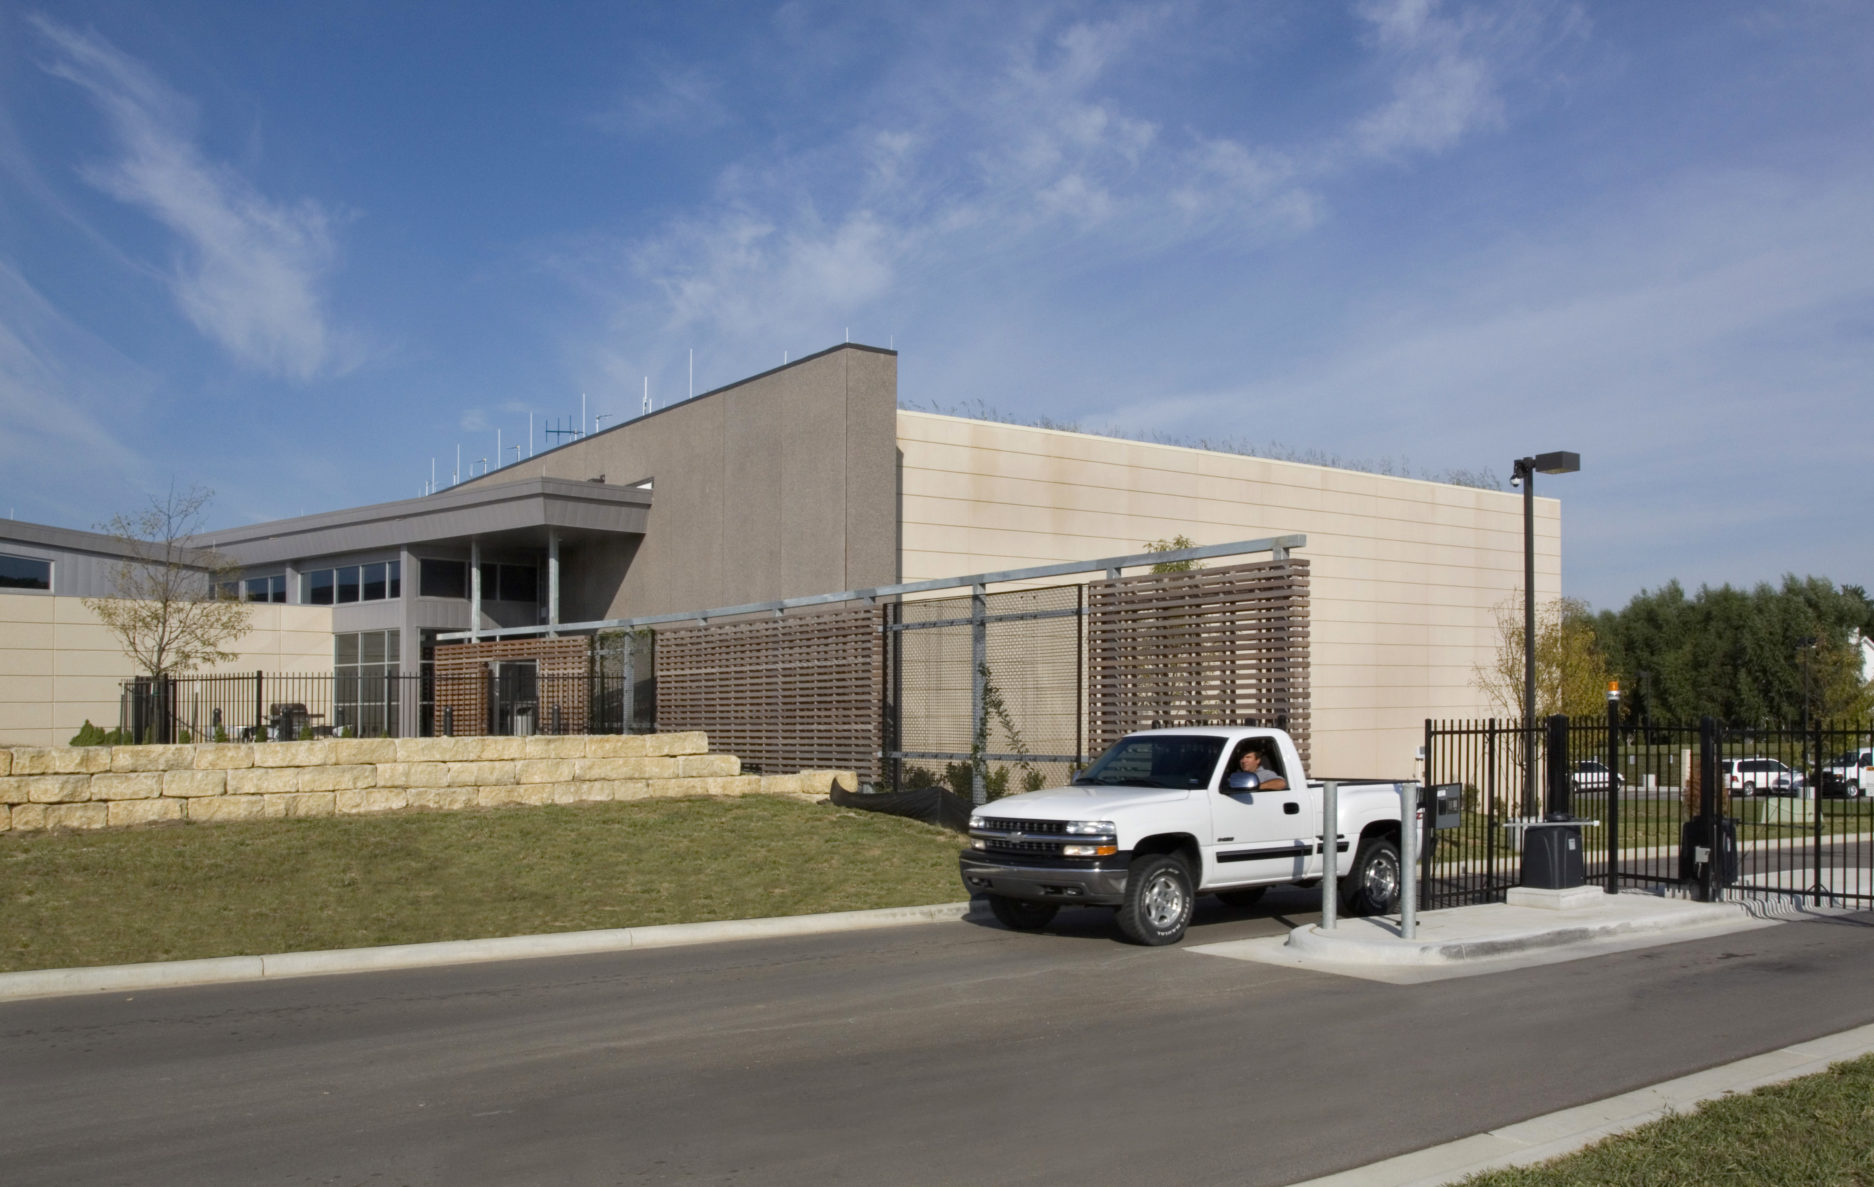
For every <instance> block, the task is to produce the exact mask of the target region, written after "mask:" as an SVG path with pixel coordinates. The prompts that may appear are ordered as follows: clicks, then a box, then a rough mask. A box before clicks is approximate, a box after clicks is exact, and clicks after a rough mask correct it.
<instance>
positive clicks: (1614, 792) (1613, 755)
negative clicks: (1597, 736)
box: [1607, 684, 1620, 894]
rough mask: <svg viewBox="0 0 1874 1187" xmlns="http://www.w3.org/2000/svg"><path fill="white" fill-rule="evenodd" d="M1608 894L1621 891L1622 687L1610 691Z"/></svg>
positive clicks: (1608, 738) (1608, 708)
mask: <svg viewBox="0 0 1874 1187" xmlns="http://www.w3.org/2000/svg"><path fill="white" fill-rule="evenodd" d="M1607 893H1609V894H1619V893H1620V686H1619V685H1617V684H1616V685H1614V686H1612V687H1611V688H1609V689H1608V690H1607Z"/></svg>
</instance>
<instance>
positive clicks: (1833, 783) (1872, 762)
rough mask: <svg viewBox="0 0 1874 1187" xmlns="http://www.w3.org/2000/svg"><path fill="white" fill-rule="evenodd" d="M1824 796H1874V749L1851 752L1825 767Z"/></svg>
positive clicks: (1823, 779)
mask: <svg viewBox="0 0 1874 1187" xmlns="http://www.w3.org/2000/svg"><path fill="white" fill-rule="evenodd" d="M1822 794H1823V795H1839V796H1866V795H1874V748H1868V747H1863V748H1862V749H1860V750H1850V751H1849V752H1848V753H1846V754H1843V755H1840V756H1838V757H1837V758H1836V759H1835V760H1834V761H1833V762H1831V763H1829V764H1828V765H1827V766H1825V767H1823V768H1822Z"/></svg>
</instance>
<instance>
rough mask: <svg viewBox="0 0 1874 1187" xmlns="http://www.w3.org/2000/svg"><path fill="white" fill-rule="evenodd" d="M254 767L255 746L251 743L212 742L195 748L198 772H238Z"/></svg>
mask: <svg viewBox="0 0 1874 1187" xmlns="http://www.w3.org/2000/svg"><path fill="white" fill-rule="evenodd" d="M253 765H254V746H253V743H251V742H210V743H208V744H207V745H206V746H197V747H196V748H195V769H196V770H198V771H238V770H241V769H242V768H244V767H251V766H253Z"/></svg>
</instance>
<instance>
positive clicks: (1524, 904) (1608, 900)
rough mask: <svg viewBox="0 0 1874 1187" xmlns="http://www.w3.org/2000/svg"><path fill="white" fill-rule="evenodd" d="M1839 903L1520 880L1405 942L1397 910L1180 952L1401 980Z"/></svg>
mask: <svg viewBox="0 0 1874 1187" xmlns="http://www.w3.org/2000/svg"><path fill="white" fill-rule="evenodd" d="M1846 910H1847V908H1844V907H1839V906H1832V905H1824V906H1820V907H1815V906H1808V905H1805V904H1804V903H1803V902H1801V901H1800V900H1798V899H1796V898H1795V897H1793V896H1780V897H1772V896H1765V897H1762V898H1758V899H1753V900H1746V901H1740V902H1725V903H1698V902H1692V901H1690V900H1688V899H1683V898H1672V897H1667V896H1664V895H1659V894H1649V893H1645V892H1634V891H1626V892H1622V893H1620V894H1607V893H1605V892H1604V891H1603V890H1602V889H1601V888H1600V887H1582V888H1578V889H1576V890H1569V891H1528V890H1522V889H1520V888H1518V889H1516V890H1512V891H1511V892H1510V901H1509V902H1507V903H1490V904H1486V905H1483V906H1476V907H1456V908H1453V909H1450V910H1445V911H1432V912H1427V913H1425V914H1422V915H1420V916H1419V918H1418V927H1417V932H1416V935H1414V937H1413V938H1412V939H1409V940H1408V939H1405V938H1403V937H1402V936H1401V935H1400V925H1399V921H1398V920H1397V919H1396V918H1392V917H1381V918H1370V919H1343V920H1341V921H1340V923H1339V924H1338V925H1337V926H1336V927H1334V928H1332V929H1323V928H1321V927H1319V926H1304V927H1297V928H1295V929H1294V930H1293V931H1291V932H1289V934H1288V935H1287V937H1279V936H1276V937H1269V938H1265V939H1255V940H1231V941H1226V942H1224V943H1219V944H1198V945H1193V946H1191V947H1189V948H1187V949H1186V951H1189V952H1196V953H1201V954H1203V955H1206V956H1221V957H1225V958H1228V959H1231V960H1250V961H1257V962H1260V963H1263V964H1278V965H1287V966H1290V967H1297V968H1308V969H1313V970H1316V971H1319V972H1325V973H1337V974H1341V975H1344V976H1350V977H1361V978H1364V979H1367V980H1372V981H1389V982H1394V983H1401V984H1408V983H1415V982H1421V981H1438V980H1444V979H1446V978H1450V977H1472V976H1478V975H1480V974H1483V973H1492V972H1500V971H1502V970H1504V969H1509V968H1522V967H1527V966H1529V965H1536V964H1553V963H1556V962H1559V961H1565V960H1580V959H1582V958H1583V957H1588V956H1600V955H1604V954H1606V953H1609V952H1620V951H1625V950H1628V949H1632V948H1643V947H1649V946H1651V945H1655V944H1671V943H1677V942H1679V941H1682V940H1693V939H1699V938H1701V937H1705V936H1713V935H1723V934H1725V933H1728V932H1735V931H1745V930H1748V929H1751V928H1757V927H1768V926H1771V925H1772V924H1776V923H1782V922H1788V921H1791V920H1796V919H1804V918H1818V917H1822V916H1827V915H1839V914H1844V913H1846Z"/></svg>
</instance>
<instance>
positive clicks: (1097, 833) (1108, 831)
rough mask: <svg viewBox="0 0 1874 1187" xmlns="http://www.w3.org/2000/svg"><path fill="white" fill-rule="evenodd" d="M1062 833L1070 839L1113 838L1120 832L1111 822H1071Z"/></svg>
mask: <svg viewBox="0 0 1874 1187" xmlns="http://www.w3.org/2000/svg"><path fill="white" fill-rule="evenodd" d="M1061 831H1062V832H1064V833H1066V834H1067V835H1068V836H1070V837H1111V836H1116V835H1117V834H1118V832H1119V830H1118V829H1116V828H1114V827H1113V822H1112V821H1110V820H1070V821H1068V822H1067V823H1066V824H1064V825H1062V826H1061Z"/></svg>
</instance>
